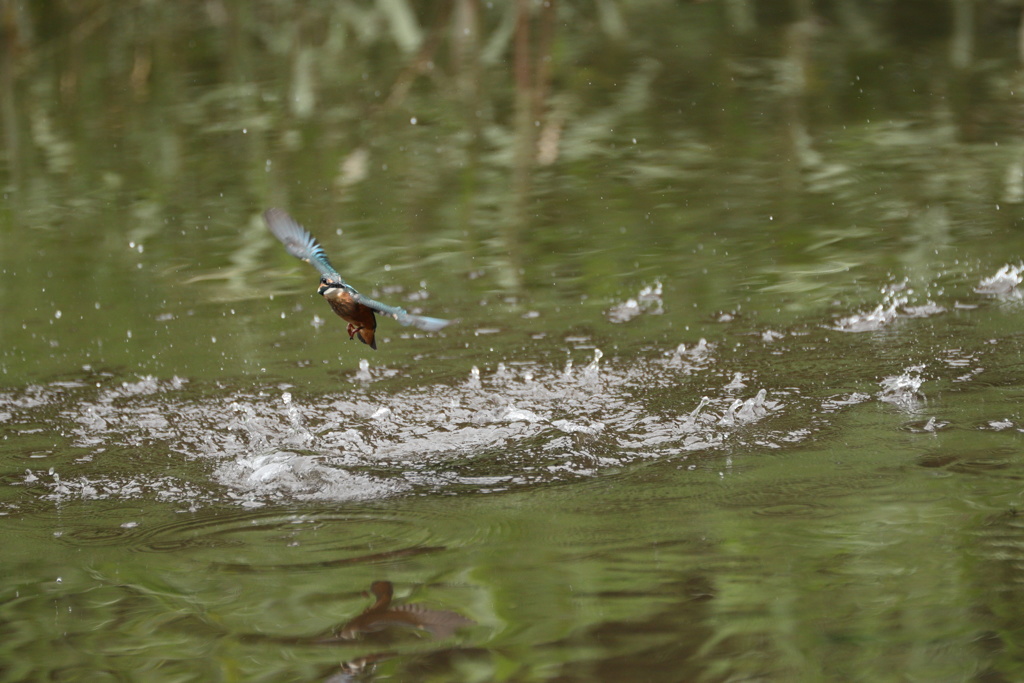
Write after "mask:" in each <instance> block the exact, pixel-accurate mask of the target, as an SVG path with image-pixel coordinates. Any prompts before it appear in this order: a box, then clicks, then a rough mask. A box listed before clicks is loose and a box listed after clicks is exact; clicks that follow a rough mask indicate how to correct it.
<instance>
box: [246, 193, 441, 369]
mask: <svg viewBox="0 0 1024 683" xmlns="http://www.w3.org/2000/svg"><path fill="white" fill-rule="evenodd" d="M263 220H264V221H265V222H266V224H267V227H268V228H270V232H272V233H273V234H274V237H276V238H277V239H279V240H281V243H282V244H283V245H284V247H285V249H287V250H288V253H289V254H291V255H292V256H295V257H296V258H298V259H301V260H303V261H305V262H306V263H308V264H310V265H312V266H313V267H314V268H316V269H317V270H318V271H320V286H319V287H318V288H317V290H316V291H317V294H319V295H320V296H322V297H323V298H325V299H327V303H329V304H330V305H331V308H332V309H334V312H335V313H337V314H338V315H339V316H340V317H341V319H342V320H344V321H345V322H347V323H348V338H349V339H352V338H354V337H357V338H358V339H359V341H361V342H363V343H364V344H366V345H368V346H369V347H370V348H371V349H376V348H377V340H376V339H375V338H374V332H375V330H376V329H377V318H376V316H374V314H373V312H374V311H376V312H378V313H380V314H381V315H386V316H388V317H391V318H394V319H395V320H397V321H398V323H399V324H400V325H412V326H413V327H418V328H419V329H421V330H425V331H427V332H436V331H438V330H440V329H443V328H445V327H447V326H448V325H450V324H451V322H452V321H451V320H444V319H442V318H428V317H427V316H425V315H413V314H411V313H409V312H408V311H406V310H405V309H404V308H399V307H397V306H388V305H387V304H382V303H381V302H379V301H374V300H373V299H371V298H369V297H366V296H364V295H362V294H360V293H359V292H357V291H356V290H355V288H353V287H352V285H350V284H348V283H347V282H345V281H344V280H343V279H342V277H341V276H340V275H338V271H336V270H335V269H334V266H332V265H331V262H330V261H329V260H328V259H327V253H326V252H325V251H324V248H323V247H322V246H320V243H319V242H317V241H316V238H315V237H313V236H312V235H310V234H309V232H308V231H307V230H306V229H305V228H303V227H302V226H301V225H299V224H298V223H296V222H295V220H294V219H293V218H292V217H291V216H289V215H288V214H287V212H285V211H283V210H281V209H267V210H266V211H264V212H263Z"/></svg>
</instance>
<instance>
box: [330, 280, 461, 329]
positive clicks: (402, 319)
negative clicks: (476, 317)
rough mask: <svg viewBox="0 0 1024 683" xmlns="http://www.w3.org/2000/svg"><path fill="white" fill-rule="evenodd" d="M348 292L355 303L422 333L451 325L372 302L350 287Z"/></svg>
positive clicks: (402, 309)
mask: <svg viewBox="0 0 1024 683" xmlns="http://www.w3.org/2000/svg"><path fill="white" fill-rule="evenodd" d="M349 292H350V293H351V294H352V298H353V299H354V300H355V301H357V302H359V303H361V304H362V305H364V306H366V307H367V308H372V309H373V310H375V311H377V312H378V313H381V314H383V315H386V316H388V317H391V318H394V319H395V320H397V321H398V324H399V325H405V326H409V325H412V326H413V327H418V328H419V329H421V330H423V331H424V332H437V331H438V330H440V329H444V328H445V327H448V326H449V325H451V324H452V321H451V320H445V319H444V318H430V317H428V316H425V315H413V314H412V313H409V312H408V311H407V310H405V309H404V308H399V307H398V306H388V305H387V304H382V303H381V302H379V301H374V300H373V299H371V298H369V297H367V296H364V295H362V294H360V293H359V292H357V291H356V290H354V289H352V288H351V287H349Z"/></svg>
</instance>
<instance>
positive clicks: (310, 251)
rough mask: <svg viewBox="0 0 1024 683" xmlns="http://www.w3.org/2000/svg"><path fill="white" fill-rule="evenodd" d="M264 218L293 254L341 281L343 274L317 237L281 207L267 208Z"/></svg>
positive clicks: (335, 279)
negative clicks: (340, 273)
mask: <svg viewBox="0 0 1024 683" xmlns="http://www.w3.org/2000/svg"><path fill="white" fill-rule="evenodd" d="M263 220H264V221H265V222H266V224H267V227H268V228H270V232H272V233H273V234H274V237H276V238H277V239H279V240H281V244H283V245H284V247H285V249H287V250H288V253H289V254H291V255H292V256H294V257H296V258H299V259H302V260H303V261H305V262H306V263H309V264H311V265H312V266H313V267H314V268H316V269H317V270H319V271H320V274H321V275H324V276H325V277H329V278H331V279H332V280H333V281H335V282H341V281H342V279H341V276H340V275H338V271H336V270H335V269H334V266H332V265H331V262H330V261H329V260H328V259H327V252H325V251H324V248H323V247H321V246H320V243H319V242H317V241H316V238H315V237H313V236H312V235H310V234H309V232H308V231H307V230H306V229H305V228H303V227H302V226H301V225H299V224H298V223H296V222H295V220H294V219H293V218H292V217H291V216H289V215H288V214H287V213H286V212H285V211H282V210H281V209H267V210H266V211H264V212H263Z"/></svg>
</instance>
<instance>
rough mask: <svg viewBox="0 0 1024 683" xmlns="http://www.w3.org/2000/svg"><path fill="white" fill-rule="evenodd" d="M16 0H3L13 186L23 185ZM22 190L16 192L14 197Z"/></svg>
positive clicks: (1, 56) (1, 63) (0, 56)
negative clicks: (16, 77) (16, 84)
mask: <svg viewBox="0 0 1024 683" xmlns="http://www.w3.org/2000/svg"><path fill="white" fill-rule="evenodd" d="M15 12H16V9H15V7H14V2H13V0H0V100H2V101H3V104H2V105H0V107H2V108H0V118H3V127H4V147H5V148H6V150H7V153H6V155H5V156H6V157H7V159H6V161H7V167H8V168H9V169H10V173H11V180H12V181H13V184H14V187H16V188H18V189H20V188H21V159H20V155H19V153H18V152H19V148H18V120H17V117H16V112H17V107H16V106H15V99H14V95H15V93H14V51H15V49H16V46H17V43H18V35H17V33H18V26H17V18H16V17H15ZM19 194H20V193H18V192H15V193H14V195H13V196H14V197H18V196H19Z"/></svg>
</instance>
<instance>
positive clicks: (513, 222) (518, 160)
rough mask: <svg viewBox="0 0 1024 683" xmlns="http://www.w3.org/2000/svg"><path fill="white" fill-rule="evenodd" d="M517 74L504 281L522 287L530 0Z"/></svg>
mask: <svg viewBox="0 0 1024 683" xmlns="http://www.w3.org/2000/svg"><path fill="white" fill-rule="evenodd" d="M513 40H514V55H513V64H512V69H513V76H514V78H515V88H516V112H515V122H514V125H513V137H512V144H513V145H514V146H515V148H514V150H513V158H512V159H513V160H512V196H511V197H510V205H509V212H508V216H506V218H505V220H504V231H503V239H504V243H505V249H506V254H505V255H506V257H507V260H506V261H505V262H504V263H503V264H502V271H503V272H502V273H501V275H500V282H501V284H502V285H503V286H504V287H507V288H512V289H519V287H520V284H521V278H520V274H519V269H520V259H519V235H520V231H521V230H523V228H525V227H526V225H527V204H528V202H529V197H530V170H531V168H530V167H531V166H532V165H533V150H534V146H535V144H534V131H533V93H532V92H531V78H530V0H518V1H517V2H516V28H515V36H514V39H513Z"/></svg>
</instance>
